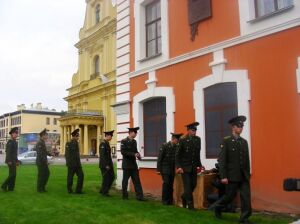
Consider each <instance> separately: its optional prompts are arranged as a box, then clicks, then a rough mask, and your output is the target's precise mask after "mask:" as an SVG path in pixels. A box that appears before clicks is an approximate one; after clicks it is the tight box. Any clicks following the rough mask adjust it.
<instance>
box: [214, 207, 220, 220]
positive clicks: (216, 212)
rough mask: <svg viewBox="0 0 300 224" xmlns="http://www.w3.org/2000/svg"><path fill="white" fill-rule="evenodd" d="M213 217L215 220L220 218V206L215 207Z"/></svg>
mask: <svg viewBox="0 0 300 224" xmlns="http://www.w3.org/2000/svg"><path fill="white" fill-rule="evenodd" d="M215 217H216V218H217V219H220V218H222V208H221V207H220V206H216V207H215Z"/></svg>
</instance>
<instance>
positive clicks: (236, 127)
mask: <svg viewBox="0 0 300 224" xmlns="http://www.w3.org/2000/svg"><path fill="white" fill-rule="evenodd" d="M245 121H246V117H244V116H237V117H234V118H232V119H230V120H229V124H230V125H231V131H232V134H231V136H228V137H225V138H224V139H223V142H222V143H221V145H220V154H219V159H218V162H219V167H220V171H219V172H220V177H221V183H222V184H224V185H226V193H225V195H224V196H223V197H222V198H220V199H219V200H218V201H217V202H216V203H215V204H214V205H212V206H211V207H210V209H212V210H214V212H215V216H216V217H217V218H221V217H222V210H223V209H224V208H225V207H226V205H227V204H229V203H231V202H232V200H234V198H235V196H236V194H237V191H238V190H239V191H240V198H241V216H240V223H249V221H248V218H249V216H250V215H251V213H252V209H251V196H250V162H249V150H248V143H247V141H246V140H245V139H243V138H242V137H241V136H240V134H241V133H242V131H243V126H244V122H245ZM198 125H199V123H198V122H193V123H191V124H188V125H186V127H187V134H186V135H184V136H182V135H183V134H182V133H178V134H177V133H171V136H172V137H171V140H170V141H169V142H167V143H164V144H163V145H162V146H161V148H160V151H159V156H158V160H157V172H158V173H159V174H160V175H161V177H162V181H163V185H162V203H163V204H164V205H172V204H173V184H174V177H175V173H178V174H181V177H182V181H183V187H184V192H183V194H182V196H181V198H182V203H183V207H185V208H188V209H190V210H194V200H193V191H194V189H195V188H196V185H197V174H198V173H200V172H203V171H204V167H203V166H202V164H201V160H200V150H201V139H200V137H198V136H197V135H196V132H197V126H198ZM138 130H139V127H134V128H128V137H127V138H125V139H123V140H122V141H121V154H122V155H123V161H122V169H123V180H122V198H123V199H124V200H127V199H128V191H127V188H128V180H129V178H131V180H132V183H133V185H134V189H135V194H136V199H137V200H139V201H145V200H146V199H145V198H144V194H143V189H142V185H141V181H140V176H139V169H138V166H137V162H136V160H140V159H141V155H140V153H139V152H138V150H137V142H136V140H135V137H136V136H137V131H138ZM9 133H10V135H11V139H10V140H9V141H8V142H7V145H6V161H5V162H6V163H7V165H8V167H9V176H8V178H7V179H6V180H5V182H4V183H3V184H2V189H3V190H4V191H7V190H9V191H13V190H14V185H15V179H16V166H17V165H18V164H19V161H18V158H17V149H18V145H17V142H16V138H17V137H18V130H17V128H13V129H12V130H11V131H10V132H9ZM113 133H114V131H106V132H104V134H105V138H104V140H103V141H102V142H101V144H100V146H99V156H100V159H99V168H100V170H101V174H102V186H101V188H100V192H99V193H101V194H102V195H103V196H110V195H109V189H110V188H111V186H112V184H113V181H114V179H115V174H114V168H113V161H112V157H111V148H110V144H109V142H110V141H111V139H112V137H113ZM71 135H72V139H71V141H69V142H67V143H66V148H65V157H66V165H67V167H68V176H67V190H68V192H69V193H73V189H72V185H73V177H74V175H75V174H76V175H77V176H78V178H77V186H76V190H75V193H77V194H82V186H83V180H84V173H83V170H82V166H81V161H80V153H79V151H80V150H79V144H78V139H79V129H76V130H74V131H73V132H72V133H71ZM46 140H47V130H46V129H45V130H43V131H42V132H41V133H40V140H39V141H38V143H37V145H36V151H37V159H36V164H37V167H38V183H37V190H38V192H45V191H46V190H45V186H46V184H47V181H48V178H49V175H50V172H49V168H48V161H47V155H50V153H49V152H47V150H46V145H45V141H46Z"/></svg>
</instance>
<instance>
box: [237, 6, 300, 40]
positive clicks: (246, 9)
mask: <svg viewBox="0 0 300 224" xmlns="http://www.w3.org/2000/svg"><path fill="white" fill-rule="evenodd" d="M238 1H239V15H240V30H241V35H246V34H250V33H255V32H257V31H266V30H268V29H269V28H276V31H277V32H278V31H280V30H284V29H288V28H291V27H294V26H298V25H299V24H300V13H299V12H300V1H295V0H294V3H293V6H292V7H287V10H279V11H277V12H274V13H271V14H270V15H266V16H262V17H261V18H260V17H258V18H255V0H238ZM276 31H275V30H272V32H271V31H270V33H273V32H276Z"/></svg>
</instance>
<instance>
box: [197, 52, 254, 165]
mask: <svg viewBox="0 0 300 224" xmlns="http://www.w3.org/2000/svg"><path fill="white" fill-rule="evenodd" d="M222 55H223V54H222V53H221V52H215V53H214V61H220V59H222V60H223V58H222ZM222 60H221V61H222ZM223 61H226V60H225V59H224V60H223ZM210 65H213V67H212V71H213V72H217V73H212V74H210V75H208V76H205V77H204V78H202V79H199V80H197V81H195V83H194V92H193V96H194V109H195V120H196V121H198V122H200V126H199V129H198V135H199V136H200V137H201V140H202V141H201V162H202V164H203V165H204V166H205V168H207V169H211V168H214V165H215V163H216V162H217V160H216V159H208V158H206V143H205V111H204V89H205V88H207V87H209V86H212V85H215V84H218V83H226V82H236V84H237V96H238V114H240V115H245V116H246V117H247V121H246V122H245V126H244V130H243V133H242V136H243V137H244V138H245V139H247V140H248V143H249V153H250V155H251V141H250V107H249V101H250V80H249V79H248V73H247V71H246V70H222V69H220V67H219V68H215V69H214V66H221V65H222V63H221V64H217V63H210ZM250 157H251V156H250Z"/></svg>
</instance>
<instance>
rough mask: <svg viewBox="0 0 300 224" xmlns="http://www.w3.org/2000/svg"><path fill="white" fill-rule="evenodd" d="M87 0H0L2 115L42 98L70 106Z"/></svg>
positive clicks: (53, 104)
mask: <svg viewBox="0 0 300 224" xmlns="http://www.w3.org/2000/svg"><path fill="white" fill-rule="evenodd" d="M85 6H86V4H85V0H0V115H2V114H3V113H7V112H12V111H15V110H16V107H17V105H18V104H22V103H24V104H25V105H26V106H27V108H28V107H30V104H32V103H34V104H36V103H38V102H41V103H42V104H43V106H45V107H49V109H56V110H58V111H60V110H66V108H67V103H66V101H64V100H63V99H62V98H63V97H65V96H67V94H68V93H67V91H66V89H67V88H68V87H70V86H71V78H72V75H73V74H74V73H75V72H76V71H77V66H78V63H77V62H78V57H77V56H78V53H77V49H76V48H75V47H74V44H75V43H76V42H78V40H79V38H78V34H79V29H80V28H81V27H82V26H83V22H84V16H85Z"/></svg>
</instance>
